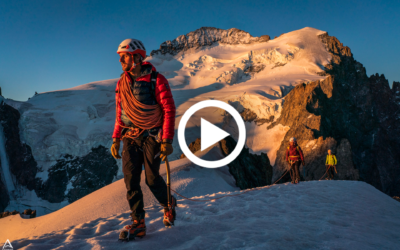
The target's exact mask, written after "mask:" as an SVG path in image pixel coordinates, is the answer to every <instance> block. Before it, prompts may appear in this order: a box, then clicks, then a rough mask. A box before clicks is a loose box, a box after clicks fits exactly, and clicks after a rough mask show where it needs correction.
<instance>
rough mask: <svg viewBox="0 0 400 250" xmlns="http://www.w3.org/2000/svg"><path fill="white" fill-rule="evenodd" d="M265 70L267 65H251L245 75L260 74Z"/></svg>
mask: <svg viewBox="0 0 400 250" xmlns="http://www.w3.org/2000/svg"><path fill="white" fill-rule="evenodd" d="M264 69H265V64H262V63H258V64H252V65H250V66H249V67H248V68H247V69H246V70H245V71H244V73H246V74H249V73H259V72H261V71H263V70H264Z"/></svg>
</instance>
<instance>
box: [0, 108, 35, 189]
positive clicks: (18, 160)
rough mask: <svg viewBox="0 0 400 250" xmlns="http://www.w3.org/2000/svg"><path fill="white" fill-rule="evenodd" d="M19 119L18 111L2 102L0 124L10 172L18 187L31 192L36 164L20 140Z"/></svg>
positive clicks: (33, 186) (28, 149)
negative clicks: (23, 187)
mask: <svg viewBox="0 0 400 250" xmlns="http://www.w3.org/2000/svg"><path fill="white" fill-rule="evenodd" d="M19 118H20V114H19V112H18V110H16V109H14V108H13V107H11V106H9V105H7V104H5V103H4V102H3V103H2V104H0V122H1V124H2V126H3V131H4V136H5V139H6V152H7V155H8V161H9V166H10V172H11V173H12V174H13V175H14V176H15V178H16V181H17V184H18V185H23V186H25V187H27V188H28V189H29V190H33V189H34V188H35V176H36V172H37V163H36V161H35V159H34V158H33V155H32V151H31V148H30V147H29V146H28V145H26V144H25V143H22V142H21V140H20V137H19V127H18V121H19Z"/></svg>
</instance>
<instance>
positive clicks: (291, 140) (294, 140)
mask: <svg viewBox="0 0 400 250" xmlns="http://www.w3.org/2000/svg"><path fill="white" fill-rule="evenodd" d="M296 141H297V140H296V137H292V138H290V140H289V142H296Z"/></svg>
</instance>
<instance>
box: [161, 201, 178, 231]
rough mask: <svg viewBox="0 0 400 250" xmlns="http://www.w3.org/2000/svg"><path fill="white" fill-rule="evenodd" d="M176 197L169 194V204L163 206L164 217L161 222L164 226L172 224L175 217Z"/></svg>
mask: <svg viewBox="0 0 400 250" xmlns="http://www.w3.org/2000/svg"><path fill="white" fill-rule="evenodd" d="M175 207H176V199H175V197H174V196H171V206H170V207H165V208H164V219H163V223H164V225H165V226H166V227H170V226H173V225H174V222H175V218H176V212H175Z"/></svg>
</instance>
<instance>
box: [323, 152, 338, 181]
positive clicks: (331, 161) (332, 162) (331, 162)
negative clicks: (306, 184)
mask: <svg viewBox="0 0 400 250" xmlns="http://www.w3.org/2000/svg"><path fill="white" fill-rule="evenodd" d="M336 164H337V159H336V156H335V155H333V154H332V151H331V150H330V149H329V150H328V155H327V156H326V162H325V166H326V172H327V174H328V176H327V177H326V179H327V180H332V179H333V177H334V173H335V172H336V173H337V171H336Z"/></svg>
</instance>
